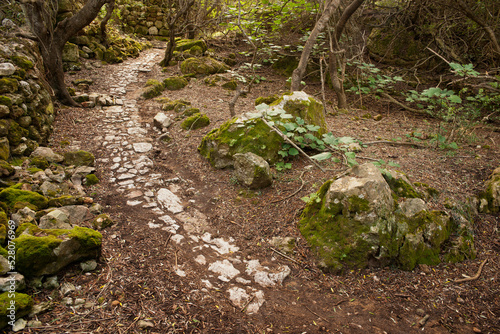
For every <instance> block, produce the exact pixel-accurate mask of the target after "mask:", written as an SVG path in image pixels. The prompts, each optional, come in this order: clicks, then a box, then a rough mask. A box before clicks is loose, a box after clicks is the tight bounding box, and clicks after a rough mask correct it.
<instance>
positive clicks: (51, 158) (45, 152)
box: [30, 146, 64, 163]
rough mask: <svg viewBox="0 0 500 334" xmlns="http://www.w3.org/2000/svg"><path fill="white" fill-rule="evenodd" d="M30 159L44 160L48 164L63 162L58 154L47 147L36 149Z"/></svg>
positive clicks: (62, 158)
mask: <svg viewBox="0 0 500 334" xmlns="http://www.w3.org/2000/svg"><path fill="white" fill-rule="evenodd" d="M30 156H31V157H32V158H44V159H46V160H47V161H48V162H56V163H58V162H62V161H63V160H64V157H63V156H62V155H60V154H57V153H54V151H52V149H51V148H48V147H42V146H40V147H38V148H37V149H36V150H34V151H33V152H32V153H31V155H30Z"/></svg>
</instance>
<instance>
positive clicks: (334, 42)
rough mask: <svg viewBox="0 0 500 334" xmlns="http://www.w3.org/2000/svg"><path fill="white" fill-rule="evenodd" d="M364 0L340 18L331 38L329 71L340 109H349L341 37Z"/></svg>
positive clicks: (356, 0) (349, 8) (359, 0)
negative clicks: (345, 88) (339, 73)
mask: <svg viewBox="0 0 500 334" xmlns="http://www.w3.org/2000/svg"><path fill="white" fill-rule="evenodd" d="M363 2H364V0H353V1H352V2H351V3H350V4H349V6H347V8H346V9H344V12H343V13H342V16H341V17H340V19H339V21H338V22H337V24H336V25H335V34H334V35H333V37H332V38H330V52H329V62H328V70H329V72H330V78H331V81H332V86H333V90H334V91H335V94H336V95H337V100H338V102H337V107H338V108H339V109H347V98H346V96H345V91H344V71H345V63H346V61H345V52H344V51H343V50H341V49H340V44H339V41H340V37H341V36H342V32H343V31H344V28H345V25H346V24H347V21H348V20H349V19H350V18H351V16H352V15H353V14H354V12H356V10H357V9H358V8H359V7H360V6H361V5H362V4H363ZM339 68H340V70H341V72H342V75H341V77H340V78H339V75H338V70H339Z"/></svg>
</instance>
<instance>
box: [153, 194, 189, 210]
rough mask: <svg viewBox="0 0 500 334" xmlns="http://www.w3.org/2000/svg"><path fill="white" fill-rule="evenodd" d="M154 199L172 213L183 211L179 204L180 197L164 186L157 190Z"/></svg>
mask: <svg viewBox="0 0 500 334" xmlns="http://www.w3.org/2000/svg"><path fill="white" fill-rule="evenodd" d="M156 199H157V200H158V202H159V203H160V204H161V205H162V206H164V207H165V208H167V210H168V211H170V212H172V213H173V214H176V213H181V212H182V211H184V207H183V206H182V204H181V199H180V198H179V197H177V195H175V194H174V193H173V192H171V191H170V190H168V189H166V188H161V189H160V190H158V194H157V195H156Z"/></svg>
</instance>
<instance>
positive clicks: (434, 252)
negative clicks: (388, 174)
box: [299, 164, 475, 272]
mask: <svg viewBox="0 0 500 334" xmlns="http://www.w3.org/2000/svg"><path fill="white" fill-rule="evenodd" d="M397 198H398V196H397V194H395V193H394V192H393V190H391V187H389V184H388V183H387V181H386V179H385V178H384V177H383V176H382V174H381V172H380V171H379V170H378V168H377V167H375V166H374V165H373V164H365V165H361V166H355V167H353V168H352V169H351V170H350V172H349V174H348V175H347V176H345V177H342V178H340V179H337V180H330V181H328V182H326V183H325V184H324V185H323V186H322V187H321V188H320V190H319V191H318V192H317V193H315V194H312V195H311V196H310V197H309V203H308V204H307V206H306V208H305V209H304V211H303V213H302V215H301V219H300V222H299V229H300V231H301V233H302V235H303V236H304V238H305V239H306V240H307V241H308V243H309V244H310V246H311V248H312V249H313V250H314V251H315V252H316V254H317V255H318V257H319V258H320V266H321V267H323V268H324V269H325V270H329V271H332V272H341V271H344V270H346V269H348V268H365V267H367V266H385V265H389V264H392V265H396V266H398V267H400V268H401V269H404V270H412V269H413V268H414V267H415V266H416V265H417V264H427V265H435V264H438V263H439V262H441V260H442V259H443V258H444V259H446V260H449V261H457V260H460V258H459V257H457V256H450V255H449V254H450V252H455V251H454V250H457V247H459V248H460V252H461V253H462V254H465V255H462V259H463V258H464V257H469V258H473V257H474V256H475V249H474V244H473V238H472V234H471V233H470V232H469V229H468V227H467V226H462V225H464V224H457V223H452V220H451V217H450V216H449V215H448V214H447V213H446V212H443V211H428V210H427V209H426V205H425V202H424V201H423V200H422V199H420V198H412V197H409V198H408V199H406V200H405V201H402V203H401V205H398V202H397V200H396V199H397ZM465 225H466V224H465ZM464 241H468V243H467V242H464ZM449 244H452V245H455V246H454V247H451V248H450V247H448V246H446V245H449ZM445 246H446V247H445Z"/></svg>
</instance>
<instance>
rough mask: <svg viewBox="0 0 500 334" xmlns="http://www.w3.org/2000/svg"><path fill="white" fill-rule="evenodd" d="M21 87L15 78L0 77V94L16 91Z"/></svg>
mask: <svg viewBox="0 0 500 334" xmlns="http://www.w3.org/2000/svg"><path fill="white" fill-rule="evenodd" d="M18 88H19V83H18V82H17V80H16V79H13V78H2V79H0V94H5V93H15V92H17V89H18Z"/></svg>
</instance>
